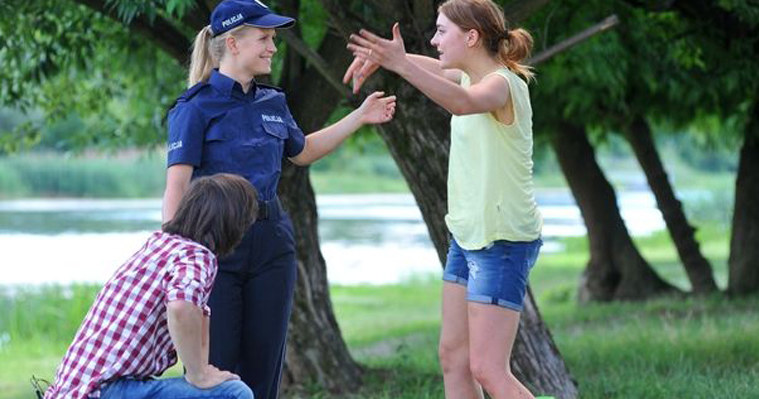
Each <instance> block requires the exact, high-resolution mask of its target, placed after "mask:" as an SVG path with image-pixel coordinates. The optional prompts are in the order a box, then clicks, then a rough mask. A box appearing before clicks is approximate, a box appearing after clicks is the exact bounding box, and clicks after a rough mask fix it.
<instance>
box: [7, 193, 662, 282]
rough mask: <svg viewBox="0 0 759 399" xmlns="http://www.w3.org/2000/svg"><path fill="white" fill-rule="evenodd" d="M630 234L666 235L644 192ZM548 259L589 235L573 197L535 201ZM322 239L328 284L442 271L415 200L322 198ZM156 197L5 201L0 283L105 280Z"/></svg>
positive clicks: (156, 207) (156, 221) (155, 207)
mask: <svg viewBox="0 0 759 399" xmlns="http://www.w3.org/2000/svg"><path fill="white" fill-rule="evenodd" d="M618 195H619V205H620V208H621V211H622V216H623V218H624V219H625V222H626V224H627V227H628V229H629V230H630V232H631V233H632V234H633V235H645V234H650V233H651V232H654V231H657V230H660V229H663V228H664V222H663V220H662V218H661V214H660V212H659V211H658V209H656V204H655V201H654V198H653V196H652V195H651V193H650V192H647V191H633V192H619V193H618ZM537 199H538V203H539V206H540V210H541V212H542V213H543V217H544V220H545V223H544V228H543V240H544V241H545V243H546V244H545V246H544V247H543V251H544V252H557V251H561V250H562V246H561V244H560V242H559V241H557V239H558V238H560V237H568V236H581V235H584V234H585V227H584V225H583V223H582V218H581V216H580V212H579V210H578V208H577V207H576V205H575V203H574V200H573V198H572V196H571V195H570V193H569V192H568V191H567V190H560V189H557V190H544V191H539V192H538V193H537ZM317 208H318V214H319V234H320V240H321V245H322V246H321V249H322V253H323V255H324V258H325V260H326V262H327V276H328V279H329V281H330V283H331V284H342V285H352V284H390V283H396V282H400V281H403V280H406V279H409V278H413V277H418V276H422V277H424V276H429V275H438V274H439V273H440V264H439V261H438V259H437V255H436V252H435V250H434V248H433V247H432V243H431V241H430V239H429V237H428V236H427V228H426V226H425V224H424V222H423V221H422V216H421V214H420V212H419V209H418V208H417V207H416V204H415V202H414V199H413V197H412V196H411V195H410V194H361V195H319V196H317ZM160 220H161V201H160V199H141V200H110V199H109V200H87V199H52V200H51V199H26V200H13V201H0V254H2V255H0V268H1V269H2V271H3V272H2V273H0V285H19V284H21V285H38V284H48V283H59V284H69V283H72V282H93V283H102V282H104V281H105V280H106V279H107V278H108V277H109V276H110V275H111V273H113V271H114V270H115V269H116V268H117V267H118V266H119V265H120V264H121V263H123V262H124V261H125V260H126V259H127V258H128V257H129V256H130V255H131V254H132V253H134V252H135V251H136V250H138V249H139V248H140V247H141V246H142V244H143V243H144V241H145V239H147V237H148V235H149V234H150V233H151V232H152V231H154V230H156V229H158V228H159V227H160Z"/></svg>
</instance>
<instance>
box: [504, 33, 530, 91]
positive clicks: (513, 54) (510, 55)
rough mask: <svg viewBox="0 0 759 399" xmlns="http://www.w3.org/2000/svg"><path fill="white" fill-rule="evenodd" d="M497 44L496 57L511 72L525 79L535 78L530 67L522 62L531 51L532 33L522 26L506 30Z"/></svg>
mask: <svg viewBox="0 0 759 399" xmlns="http://www.w3.org/2000/svg"><path fill="white" fill-rule="evenodd" d="M504 36H505V37H503V38H502V39H501V40H500V43H499V46H498V59H499V60H500V61H501V62H502V63H503V64H504V65H506V67H507V68H509V69H510V70H511V71H512V72H514V73H516V74H517V75H522V77H523V78H525V79H526V80H527V81H531V80H533V79H535V74H534V73H533V72H532V67H531V66H529V65H525V64H522V63H521V62H522V61H524V60H526V59H527V58H528V57H529V56H530V52H531V51H532V43H533V42H532V35H530V33H529V32H527V31H526V30H524V29H522V28H518V29H512V30H509V31H507V33H506V34H505V35H504Z"/></svg>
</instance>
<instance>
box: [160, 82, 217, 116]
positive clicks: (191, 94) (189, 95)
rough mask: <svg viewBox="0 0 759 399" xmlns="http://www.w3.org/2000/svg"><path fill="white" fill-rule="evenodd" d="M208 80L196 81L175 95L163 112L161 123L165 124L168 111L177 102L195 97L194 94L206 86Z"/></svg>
mask: <svg viewBox="0 0 759 399" xmlns="http://www.w3.org/2000/svg"><path fill="white" fill-rule="evenodd" d="M208 85H209V84H208V82H198V83H196V84H195V85H194V86H192V87H190V88H189V89H187V90H185V92H184V93H182V95H180V96H179V97H177V99H176V100H174V102H173V103H171V105H169V107H168V108H166V112H164V114H163V118H161V125H165V124H166V119H167V118H168V117H169V112H171V110H172V109H173V108H174V107H175V106H176V105H177V104H179V103H182V102H186V101H189V100H190V99H191V98H193V97H195V95H196V94H198V93H199V92H200V90H202V89H203V88H204V87H206V86H208Z"/></svg>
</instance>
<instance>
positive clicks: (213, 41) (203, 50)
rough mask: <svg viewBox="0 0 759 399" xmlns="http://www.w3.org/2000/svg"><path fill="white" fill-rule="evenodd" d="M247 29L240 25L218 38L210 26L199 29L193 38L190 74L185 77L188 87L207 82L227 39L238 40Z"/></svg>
mask: <svg viewBox="0 0 759 399" xmlns="http://www.w3.org/2000/svg"><path fill="white" fill-rule="evenodd" d="M247 29H250V28H249V27H248V26H247V25H240V26H238V27H236V28H233V29H230V30H228V31H226V32H224V33H222V34H220V35H218V36H214V35H213V31H211V25H206V26H205V28H203V29H201V30H200V32H198V35H197V36H195V44H194V45H193V47H192V59H191V60H190V74H189V76H188V77H187V85H188V87H192V86H195V85H196V84H198V83H199V82H207V81H208V78H210V77H211V71H212V70H213V69H214V68H218V67H219V62H220V61H221V57H223V56H224V51H226V43H225V42H226V39H227V37H229V36H234V37H237V38H239V37H241V36H242V35H243V34H244V33H245V32H246V31H247Z"/></svg>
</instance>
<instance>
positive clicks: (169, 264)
mask: <svg viewBox="0 0 759 399" xmlns="http://www.w3.org/2000/svg"><path fill="white" fill-rule="evenodd" d="M215 277H216V257H215V256H214V254H213V253H212V252H211V251H210V250H208V249H207V248H206V247H204V246H202V245H200V244H198V243H196V242H194V241H190V240H188V239H185V238H182V237H180V236H177V235H171V234H167V233H163V232H156V233H154V234H153V235H152V236H151V237H150V238H149V239H148V241H147V242H146V243H145V245H144V246H143V247H142V249H140V250H139V251H137V253H135V254H134V255H132V257H131V258H130V259H129V260H128V261H127V262H126V263H124V265H122V266H121V267H120V268H119V269H118V270H117V271H116V274H115V275H114V276H113V277H111V279H110V280H109V281H108V282H107V283H106V284H105V286H104V287H103V289H102V290H101V291H100V293H99V294H98V296H97V298H95V303H94V304H93V305H92V307H91V308H90V311H89V312H88V313H87V316H86V317H85V318H84V321H83V322H82V325H81V327H79V331H77V333H76V336H75V337H74V342H73V343H72V344H71V346H70V347H69V349H68V351H67V352H66V355H65V356H64V357H63V361H62V363H61V365H60V367H58V372H57V374H56V377H55V383H54V384H53V385H52V386H51V387H50V389H48V390H47V392H46V393H45V398H46V399H54V398H66V399H69V398H74V399H77V398H88V397H95V398H97V397H100V384H102V383H103V382H107V381H110V380H113V379H116V378H119V377H124V376H130V377H135V378H138V379H139V378H146V377H151V376H157V375H160V374H161V373H163V372H164V371H165V370H166V369H167V368H169V367H171V366H172V365H174V363H176V361H177V355H176V351H175V349H174V344H173V343H172V341H171V337H170V335H169V328H168V323H167V318H166V317H167V315H166V304H167V303H168V302H170V301H176V300H182V301H187V302H191V303H193V304H195V306H198V307H199V308H201V309H203V313H204V314H205V315H207V316H209V315H210V313H211V311H210V309H209V308H208V306H207V302H208V295H209V294H210V292H211V287H212V286H213V280H214V278H215Z"/></svg>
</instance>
